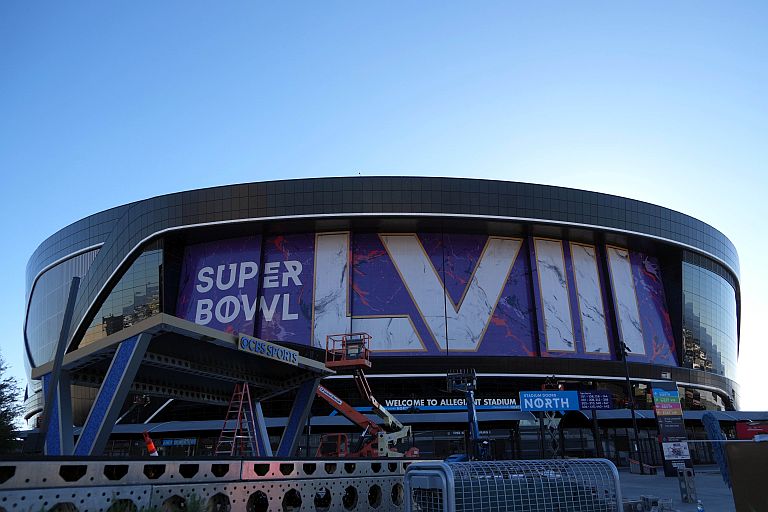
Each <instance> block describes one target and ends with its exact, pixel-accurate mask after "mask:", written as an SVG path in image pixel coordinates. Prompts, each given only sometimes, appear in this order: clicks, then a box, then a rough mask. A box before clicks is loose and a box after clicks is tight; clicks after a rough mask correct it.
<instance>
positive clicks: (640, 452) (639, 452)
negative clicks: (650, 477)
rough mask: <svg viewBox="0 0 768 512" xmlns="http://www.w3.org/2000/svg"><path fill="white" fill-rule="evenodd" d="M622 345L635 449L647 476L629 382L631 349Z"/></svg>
mask: <svg viewBox="0 0 768 512" xmlns="http://www.w3.org/2000/svg"><path fill="white" fill-rule="evenodd" d="M619 343H621V351H622V353H623V354H624V372H625V375H626V377H627V400H628V403H629V410H630V411H631V413H632V428H633V429H634V431H635V449H636V450H637V460H638V462H640V474H641V475H644V474H645V468H644V467H643V450H642V449H641V448H640V432H639V430H638V429H637V416H636V415H635V394H634V393H633V392H632V382H631V381H630V380H629V362H628V361H627V351H629V347H627V344H626V343H624V341H619Z"/></svg>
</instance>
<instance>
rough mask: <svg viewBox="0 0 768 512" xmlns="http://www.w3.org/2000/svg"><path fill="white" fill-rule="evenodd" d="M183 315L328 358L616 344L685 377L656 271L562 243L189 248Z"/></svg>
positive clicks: (416, 238) (349, 242) (403, 236)
mask: <svg viewBox="0 0 768 512" xmlns="http://www.w3.org/2000/svg"><path fill="white" fill-rule="evenodd" d="M603 250H604V251H605V252H604V253H603V252H602V251H603ZM606 265H607V268H606ZM607 290H614V295H615V296H614V297H611V296H610V295H608V294H607ZM617 290H618V293H617V292H616V291H617ZM612 301H613V302H614V304H613V307H611V302H612ZM610 310H615V311H618V312H620V313H619V314H620V316H621V317H620V318H618V319H617V322H616V323H617V324H618V326H619V329H620V331H621V332H619V333H617V334H614V333H613V332H612V327H611V321H610V319H609V317H608V312H609V311H610ZM176 314H177V316H179V317H181V318H185V319H187V320H190V321H193V322H196V323H198V324H200V325H206V326H209V327H212V328H215V329H220V330H223V331H227V332H232V333H244V334H248V335H255V336H257V337H259V338H261V339H264V340H270V341H277V342H287V343H294V344H299V345H309V344H312V345H314V346H316V347H325V340H326V336H328V335H332V334H341V333H345V332H357V331H361V332H367V333H369V334H371V336H372V337H373V342H372V347H371V348H372V350H373V351H374V352H376V353H380V354H383V353H386V354H387V355H394V356H412V355H414V354H416V353H423V354H429V355H445V354H448V355H454V354H455V355H457V356H465V355H483V356H520V357H530V356H536V355H537V354H538V353H540V354H541V355H542V356H544V357H581V358H593V359H605V358H612V357H613V348H612V347H613V343H614V338H615V336H616V335H618V336H620V338H621V339H624V340H627V341H628V342H631V343H632V346H633V347H634V348H633V349H632V352H633V353H632V356H631V358H632V360H636V361H648V362H654V363H657V364H669V365H674V364H676V355H675V352H674V342H673V337H672V328H671V324H670V319H669V313H668V311H667V307H666V301H665V298H664V288H663V284H662V282H661V277H660V273H659V269H658V262H657V260H656V259H655V258H653V257H652V256H648V255H645V254H642V253H637V252H631V251H628V250H627V249H624V248H620V247H607V248H605V249H603V248H599V247H596V246H594V245H589V244H578V243H569V242H564V241H561V240H556V239H544V238H528V239H521V238H511V237H499V236H488V235H468V234H451V233H349V232H332V233H299V234H290V235H276V236H270V237H264V238H262V237H261V236H258V235H257V236H251V237H243V238H237V239H228V240H221V241H216V242H210V243H204V244H197V245H191V246H189V247H187V248H186V249H185V254H184V262H183V266H182V272H181V282H180V286H179V297H178V302H177V310H176ZM537 325H538V329H537V328H536V326H537Z"/></svg>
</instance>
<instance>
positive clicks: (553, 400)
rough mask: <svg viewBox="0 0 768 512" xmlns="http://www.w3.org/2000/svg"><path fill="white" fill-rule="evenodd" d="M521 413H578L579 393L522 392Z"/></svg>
mask: <svg viewBox="0 0 768 512" xmlns="http://www.w3.org/2000/svg"><path fill="white" fill-rule="evenodd" d="M520 410H521V411H531V412H535V411H578V410H579V393H578V392H577V391H521V392H520Z"/></svg>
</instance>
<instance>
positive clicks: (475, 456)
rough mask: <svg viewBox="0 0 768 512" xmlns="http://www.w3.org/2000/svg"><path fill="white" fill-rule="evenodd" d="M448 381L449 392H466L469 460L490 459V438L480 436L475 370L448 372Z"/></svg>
mask: <svg viewBox="0 0 768 512" xmlns="http://www.w3.org/2000/svg"><path fill="white" fill-rule="evenodd" d="M446 381H447V386H448V392H449V393H452V392H455V391H458V392H460V393H464V401H465V402H466V405H467V425H468V427H469V446H468V447H467V458H468V459H469V460H488V459H489V458H490V450H489V449H488V448H489V447H488V440H487V439H483V438H482V437H480V426H479V425H478V423H477V411H476V409H475V390H476V389H477V375H476V374H475V370H474V369H472V368H470V369H466V370H454V371H451V372H448V373H447V374H446Z"/></svg>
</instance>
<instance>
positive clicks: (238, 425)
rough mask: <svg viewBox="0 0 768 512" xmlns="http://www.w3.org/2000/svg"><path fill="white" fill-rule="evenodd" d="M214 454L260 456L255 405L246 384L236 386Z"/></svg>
mask: <svg viewBox="0 0 768 512" xmlns="http://www.w3.org/2000/svg"><path fill="white" fill-rule="evenodd" d="M214 453H215V455H217V456H230V457H235V456H239V457H256V456H258V454H259V450H258V448H257V444H256V424H255V422H254V416H253V404H252V403H251V393H250V391H249V389H248V383H246V382H243V383H242V384H235V390H234V392H233V393H232V398H231V399H230V400H229V408H228V409H227V417H226V418H224V425H222V427H221V433H220V434H219V439H218V441H217V442H216V450H215V452H214Z"/></svg>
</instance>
